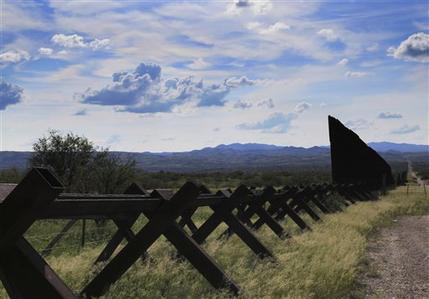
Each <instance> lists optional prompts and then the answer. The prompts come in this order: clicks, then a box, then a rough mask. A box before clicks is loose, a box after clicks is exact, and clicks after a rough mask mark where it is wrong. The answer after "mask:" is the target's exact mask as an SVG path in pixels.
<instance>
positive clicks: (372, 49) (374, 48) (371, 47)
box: [366, 43, 379, 52]
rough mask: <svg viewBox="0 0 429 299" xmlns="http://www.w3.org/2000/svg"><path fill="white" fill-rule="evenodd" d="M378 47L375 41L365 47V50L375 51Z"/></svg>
mask: <svg viewBox="0 0 429 299" xmlns="http://www.w3.org/2000/svg"><path fill="white" fill-rule="evenodd" d="M378 48H379V45H378V44H377V43H373V44H372V45H370V46H368V47H367V48H366V50H367V51H368V52H375V51H377V50H378Z"/></svg>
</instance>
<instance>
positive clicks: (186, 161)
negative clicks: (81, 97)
mask: <svg viewBox="0 0 429 299" xmlns="http://www.w3.org/2000/svg"><path fill="white" fill-rule="evenodd" d="M369 145H370V146H371V147H372V148H374V149H375V150H376V151H378V152H380V153H381V154H382V156H383V157H385V158H386V159H387V160H388V161H400V160H402V161H403V159H404V158H403V155H402V153H416V152H429V151H428V149H429V147H428V146H427V145H416V144H398V143H390V142H372V143H369ZM116 153H118V154H120V155H121V156H123V157H132V158H134V159H135V160H136V161H137V164H138V166H139V167H141V168H143V169H144V170H146V171H150V172H152V171H173V172H196V171H233V170H252V169H254V170H255V169H272V170H275V169H277V170H280V169H282V170H283V169H291V168H294V169H304V168H305V169H309V168H326V167H330V166H329V165H330V150H329V146H314V147H310V148H304V147H295V146H278V145H271V144H259V143H245V144H242V143H233V144H228V145H225V144H221V145H218V146H216V147H206V148H203V149H200V150H193V151H189V152H164V153H151V152H144V153H132V152H116ZM30 156H31V152H0V169H5V168H11V167H17V168H26V167H27V160H28V158H29V157H30Z"/></svg>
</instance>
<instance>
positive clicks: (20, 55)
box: [0, 50, 30, 65]
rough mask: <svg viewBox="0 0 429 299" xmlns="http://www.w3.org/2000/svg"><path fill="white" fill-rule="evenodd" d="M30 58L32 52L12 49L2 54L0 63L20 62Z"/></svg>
mask: <svg viewBox="0 0 429 299" xmlns="http://www.w3.org/2000/svg"><path fill="white" fill-rule="evenodd" d="M25 60H30V54H28V53H27V52H26V51H23V50H10V51H6V52H3V53H1V54H0V65H7V64H13V63H19V62H21V61H25Z"/></svg>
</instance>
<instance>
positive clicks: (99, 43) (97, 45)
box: [88, 38, 110, 50]
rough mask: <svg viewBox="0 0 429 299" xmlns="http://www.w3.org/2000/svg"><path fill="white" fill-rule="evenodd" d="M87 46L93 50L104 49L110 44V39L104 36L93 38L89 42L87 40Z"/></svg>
mask: <svg viewBox="0 0 429 299" xmlns="http://www.w3.org/2000/svg"><path fill="white" fill-rule="evenodd" d="M88 46H89V47H90V48H91V49H93V50H99V49H106V48H108V47H109V46H110V39H108V38H104V39H98V38H96V39H94V40H92V41H91V42H89V44H88Z"/></svg>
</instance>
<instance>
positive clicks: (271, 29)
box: [246, 22, 290, 34]
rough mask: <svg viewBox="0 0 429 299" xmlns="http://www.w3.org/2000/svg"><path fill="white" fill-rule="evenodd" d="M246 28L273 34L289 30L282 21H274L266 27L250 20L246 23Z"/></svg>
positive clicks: (260, 32)
mask: <svg viewBox="0 0 429 299" xmlns="http://www.w3.org/2000/svg"><path fill="white" fill-rule="evenodd" d="M246 28H247V29H249V30H251V31H256V32H257V33H259V34H274V33H278V32H282V31H287V30H290V26H289V25H287V24H285V23H283V22H276V23H274V24H272V25H270V26H268V27H267V26H265V25H264V24H262V23H259V22H250V23H248V24H247V25H246Z"/></svg>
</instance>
